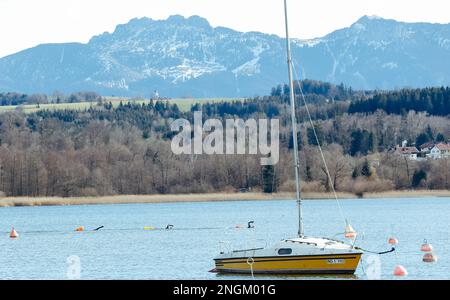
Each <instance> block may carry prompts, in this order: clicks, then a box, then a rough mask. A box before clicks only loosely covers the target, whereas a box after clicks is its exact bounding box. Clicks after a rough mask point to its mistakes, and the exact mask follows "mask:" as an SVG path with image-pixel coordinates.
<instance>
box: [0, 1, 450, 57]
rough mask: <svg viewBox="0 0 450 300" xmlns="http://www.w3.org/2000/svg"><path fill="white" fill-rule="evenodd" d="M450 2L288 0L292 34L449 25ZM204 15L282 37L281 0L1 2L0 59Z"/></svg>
mask: <svg viewBox="0 0 450 300" xmlns="http://www.w3.org/2000/svg"><path fill="white" fill-rule="evenodd" d="M449 2H450V1H448V0H426V1H424V0H339V1H337V0H289V1H288V3H289V6H290V18H291V20H290V23H291V31H292V37H297V38H313V37H319V36H323V35H325V34H327V33H330V32H332V31H333V30H336V29H340V28H343V27H347V26H349V25H351V24H352V23H354V22H355V21H356V20H357V19H359V18H360V17H361V16H363V15H377V16H381V17H384V18H391V19H396V20H400V21H407V22H416V21H423V22H433V23H450V4H449ZM173 14H181V15H184V16H186V17H188V16H191V15H200V16H202V17H205V18H207V19H208V20H209V21H210V23H211V24H212V25H213V26H225V27H230V28H233V29H236V30H240V31H250V30H253V31H262V32H266V33H274V34H278V35H280V36H283V35H284V27H283V26H284V23H283V22H284V20H283V0H0V57H2V56H5V55H8V54H12V53H15V52H17V51H20V50H23V49H25V48H29V47H33V46H35V45H38V44H41V43H60V42H87V41H88V40H89V39H90V38H91V37H92V36H93V35H97V34H100V33H103V32H105V31H109V32H111V31H113V30H114V28H115V26H116V25H117V24H123V23H127V22H128V21H129V20H130V19H132V18H135V17H144V16H146V17H150V18H153V19H166V18H167V17H168V16H170V15H173Z"/></svg>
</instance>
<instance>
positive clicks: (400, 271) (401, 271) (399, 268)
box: [394, 265, 408, 277]
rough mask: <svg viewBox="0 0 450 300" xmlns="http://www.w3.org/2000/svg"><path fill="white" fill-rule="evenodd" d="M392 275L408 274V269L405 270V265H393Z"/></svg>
mask: <svg viewBox="0 0 450 300" xmlns="http://www.w3.org/2000/svg"><path fill="white" fill-rule="evenodd" d="M394 276H398V277H404V276H408V271H406V269H405V267H403V266H400V265H398V266H397V267H395V270H394Z"/></svg>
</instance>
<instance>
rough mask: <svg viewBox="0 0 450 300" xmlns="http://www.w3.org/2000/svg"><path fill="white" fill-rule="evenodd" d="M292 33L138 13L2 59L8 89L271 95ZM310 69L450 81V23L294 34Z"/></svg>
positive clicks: (386, 81) (321, 76) (346, 77)
mask: <svg viewBox="0 0 450 300" xmlns="http://www.w3.org/2000/svg"><path fill="white" fill-rule="evenodd" d="M285 56H286V54H285V41H284V39H283V38H281V37H278V36H275V35H267V34H263V33H258V32H248V33H242V32H237V31H234V30H231V29H227V28H223V27H216V28H213V27H211V26H210V24H209V23H208V21H207V20H205V19H203V18H200V17H197V16H193V17H190V18H184V17H182V16H172V17H170V18H168V19H167V20H163V21H155V20H152V19H149V18H142V19H133V20H131V21H130V22H129V23H127V24H124V25H119V26H117V27H116V29H115V31H114V32H113V33H104V34H102V35H99V36H96V37H93V38H92V39H91V40H90V41H89V43H87V44H79V43H69V44H45V45H39V46H37V47H35V48H31V49H28V50H25V51H22V52H19V53H17V54H14V55H10V56H7V57H4V58H2V59H0V91H17V92H25V93H36V92H45V93H52V92H53V91H55V90H59V91H63V92H74V91H82V90H94V91H98V92H100V93H102V94H104V95H123V96H149V95H151V94H152V92H153V91H154V90H158V91H159V94H160V95H162V96H167V97H190V96H192V97H237V96H253V95H257V94H258V95H265V94H267V93H269V91H270V89H271V87H272V86H274V85H276V84H278V83H282V82H285V81H286V77H287V76H286V75H287V72H286V65H285V64H286V63H285V61H286V57H285ZM293 56H294V60H295V62H294V63H295V64H296V70H297V74H298V75H299V76H302V77H306V78H310V79H317V80H325V81H330V82H333V83H341V82H342V83H344V84H346V85H350V86H352V87H354V88H365V89H373V88H384V89H388V88H399V87H404V86H411V87H422V86H429V85H448V84H450V71H449V70H450V25H440V24H426V23H416V24H412V23H411V24H410V23H400V22H396V21H393V20H385V19H381V18H377V17H363V18H361V19H360V20H358V21H357V22H356V23H355V24H353V25H352V26H351V27H350V28H345V29H341V30H338V31H335V32H333V33H331V34H329V35H327V36H325V37H323V38H318V39H313V40H294V41H293Z"/></svg>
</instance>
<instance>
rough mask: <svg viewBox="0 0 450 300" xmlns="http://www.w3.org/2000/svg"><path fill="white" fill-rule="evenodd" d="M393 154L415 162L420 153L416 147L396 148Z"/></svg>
mask: <svg viewBox="0 0 450 300" xmlns="http://www.w3.org/2000/svg"><path fill="white" fill-rule="evenodd" d="M394 153H395V154H396V155H400V156H402V157H405V158H407V159H410V160H417V159H418V157H419V153H420V151H419V150H418V149H417V148H416V147H397V148H396V149H395V152H394Z"/></svg>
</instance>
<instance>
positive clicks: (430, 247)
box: [420, 240, 433, 252]
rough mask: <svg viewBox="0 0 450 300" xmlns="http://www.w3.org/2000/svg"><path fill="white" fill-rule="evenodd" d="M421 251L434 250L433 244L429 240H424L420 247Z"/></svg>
mask: <svg viewBox="0 0 450 300" xmlns="http://www.w3.org/2000/svg"><path fill="white" fill-rule="evenodd" d="M420 251H422V252H433V246H432V245H431V244H428V242H427V240H425V241H424V242H423V245H422V247H421V248H420Z"/></svg>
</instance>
